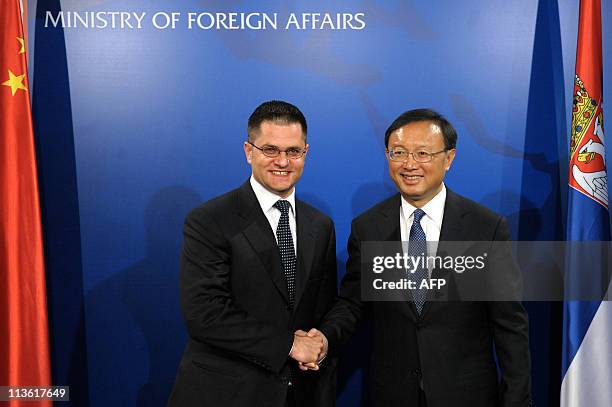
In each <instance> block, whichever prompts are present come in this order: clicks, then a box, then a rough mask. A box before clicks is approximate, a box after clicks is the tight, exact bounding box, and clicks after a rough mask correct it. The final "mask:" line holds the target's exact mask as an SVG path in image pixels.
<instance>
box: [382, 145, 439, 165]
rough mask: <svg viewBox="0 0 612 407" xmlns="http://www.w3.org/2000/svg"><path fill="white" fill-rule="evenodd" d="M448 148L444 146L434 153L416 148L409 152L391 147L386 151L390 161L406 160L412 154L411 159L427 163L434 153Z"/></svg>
mask: <svg viewBox="0 0 612 407" xmlns="http://www.w3.org/2000/svg"><path fill="white" fill-rule="evenodd" d="M448 150H449V149H448V148H445V149H444V150H440V151H436V152H435V153H430V152H429V151H425V150H418V151H415V152H412V153H411V152H409V151H406V150H404V149H403V148H392V149H389V150H388V153H389V159H390V160H391V161H396V162H406V161H408V157H410V156H412V159H413V160H414V161H416V162H418V163H428V162H430V161H431V160H433V157H434V156H435V155H437V154H440V153H444V152H446V151H448Z"/></svg>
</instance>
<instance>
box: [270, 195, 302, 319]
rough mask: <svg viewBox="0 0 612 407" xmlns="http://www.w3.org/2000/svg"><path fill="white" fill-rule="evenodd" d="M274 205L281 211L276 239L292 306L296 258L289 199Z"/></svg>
mask: <svg viewBox="0 0 612 407" xmlns="http://www.w3.org/2000/svg"><path fill="white" fill-rule="evenodd" d="M274 207H275V208H276V209H278V210H279V211H281V217H280V219H279V221H278V227H277V228H276V240H277V242H278V249H279V251H280V255H281V261H282V262H283V270H284V271H285V279H286V280H287V292H288V293H289V305H290V306H291V308H293V302H294V300H295V268H296V263H297V259H296V258H295V248H294V246H293V237H292V236H291V228H290V227H289V208H290V207H291V204H290V203H289V201H285V200H279V201H276V203H275V204H274Z"/></svg>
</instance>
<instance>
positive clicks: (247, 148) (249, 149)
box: [243, 141, 253, 164]
mask: <svg viewBox="0 0 612 407" xmlns="http://www.w3.org/2000/svg"><path fill="white" fill-rule="evenodd" d="M243 147H244V155H245V157H246V160H247V162H248V163H249V164H251V161H252V159H253V146H252V145H250V144H249V143H248V142H247V141H245V142H244V146H243Z"/></svg>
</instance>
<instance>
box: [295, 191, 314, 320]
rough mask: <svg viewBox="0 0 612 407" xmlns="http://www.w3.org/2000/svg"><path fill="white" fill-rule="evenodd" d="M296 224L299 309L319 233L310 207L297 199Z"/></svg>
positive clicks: (297, 298)
mask: <svg viewBox="0 0 612 407" xmlns="http://www.w3.org/2000/svg"><path fill="white" fill-rule="evenodd" d="M295 206H296V211H295V214H296V218H295V220H296V222H295V223H296V225H297V252H298V255H297V273H296V276H295V279H296V282H295V306H294V309H297V306H298V304H299V303H300V300H301V299H302V294H304V290H305V289H306V283H307V282H308V277H309V276H310V271H311V270H312V261H313V258H314V249H315V244H316V237H317V233H316V230H315V228H314V224H313V219H312V213H311V212H310V209H309V208H308V207H306V206H305V205H303V204H302V202H301V201H298V200H297V199H296V201H295Z"/></svg>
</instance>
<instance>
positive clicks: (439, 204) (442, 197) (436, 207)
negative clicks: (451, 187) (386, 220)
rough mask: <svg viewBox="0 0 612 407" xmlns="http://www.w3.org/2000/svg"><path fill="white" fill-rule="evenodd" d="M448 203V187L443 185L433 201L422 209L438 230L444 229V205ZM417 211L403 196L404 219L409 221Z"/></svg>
mask: <svg viewBox="0 0 612 407" xmlns="http://www.w3.org/2000/svg"><path fill="white" fill-rule="evenodd" d="M445 203H446V186H445V185H444V183H442V189H441V190H440V192H438V193H437V194H436V196H434V197H433V198H432V199H431V201H429V202H427V203H426V204H425V205H423V207H422V208H421V209H422V210H423V212H425V216H427V217H428V218H429V219H431V220H432V221H433V222H434V224H435V225H436V226H437V227H438V229H442V218H443V217H444V204H445ZM416 209H417V207H416V206H413V205H411V204H410V203H408V201H406V200H405V199H404V197H403V196H402V212H403V214H404V219H406V220H408V219H410V217H411V216H412V214H413V212H414V211H415V210H416Z"/></svg>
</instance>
